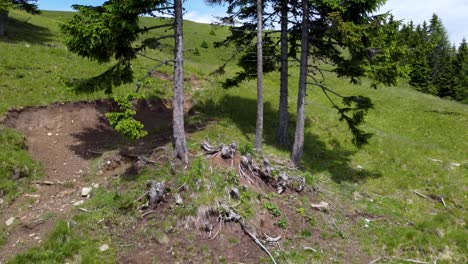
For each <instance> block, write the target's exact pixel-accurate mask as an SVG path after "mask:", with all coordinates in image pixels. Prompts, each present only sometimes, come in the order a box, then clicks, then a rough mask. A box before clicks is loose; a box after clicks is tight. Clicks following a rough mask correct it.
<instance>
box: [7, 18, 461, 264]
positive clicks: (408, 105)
mask: <svg viewBox="0 0 468 264" xmlns="http://www.w3.org/2000/svg"><path fill="white" fill-rule="evenodd" d="M68 16H70V13H67V12H43V14H42V15H40V16H32V17H31V16H30V15H28V14H25V13H23V12H18V11H14V12H12V17H13V21H12V23H11V25H10V27H9V28H8V29H7V34H8V37H7V38H5V39H0V115H4V114H5V113H6V111H7V110H8V109H10V108H16V107H22V106H29V105H43V104H48V103H51V102H57V101H75V100H93V99H97V98H103V97H106V96H107V95H105V94H104V93H103V92H100V91H97V92H93V93H85V94H77V93H75V92H74V91H72V90H71V89H70V88H69V87H68V86H67V85H66V84H67V83H68V82H69V81H72V80H74V79H80V78H86V77H91V76H94V75H97V74H99V73H101V72H103V71H104V70H105V69H106V68H107V67H108V66H109V65H111V64H104V65H100V64H97V63H95V62H92V61H88V60H86V59H82V58H80V57H78V56H76V55H74V54H72V53H70V52H68V51H67V50H66V48H65V47H64V46H63V44H61V43H60V33H59V31H58V23H60V21H61V20H62V19H64V18H66V17H68ZM24 21H27V22H24ZM142 23H145V24H154V23H161V21H157V20H154V19H151V18H142ZM184 26H185V29H184V30H185V43H186V52H185V54H186V74H187V76H188V77H189V76H192V75H193V76H194V78H196V79H197V80H199V83H198V84H197V85H196V86H197V87H190V84H192V85H193V83H188V85H189V87H188V89H187V90H188V93H189V94H191V100H192V101H193V104H194V108H195V111H197V112H199V113H200V115H197V116H196V118H191V119H190V120H189V122H191V123H192V124H204V123H205V122H208V121H211V122H209V125H208V126H207V127H205V128H204V129H203V130H201V131H198V132H196V133H194V134H192V135H191V136H190V138H189V147H190V148H191V149H197V148H198V145H199V142H200V141H201V140H202V139H204V138H205V137H208V138H210V139H213V140H218V141H219V142H231V141H237V142H239V145H241V146H246V147H247V146H248V144H249V143H251V142H253V140H254V136H255V107H256V102H255V96H256V94H255V92H256V90H255V81H249V82H245V83H242V84H241V86H240V87H238V88H232V89H230V90H224V89H222V88H221V85H220V81H222V80H224V79H225V78H227V77H230V76H231V75H232V74H233V73H235V71H236V67H235V65H230V66H228V67H227V68H226V70H227V72H226V75H223V76H213V75H210V73H211V72H212V71H214V70H215V69H216V68H217V67H218V66H219V65H221V64H222V63H223V60H225V59H227V58H229V56H230V52H231V51H232V50H231V49H214V48H213V45H212V43H213V42H214V41H217V40H221V39H222V38H223V37H224V36H226V34H227V29H226V28H218V29H214V32H215V34H210V31H212V29H213V28H212V27H211V26H209V25H203V24H197V23H193V22H189V21H187V22H185V24H184ZM202 41H206V42H207V43H208V45H209V47H208V49H205V48H202V47H201V46H200V44H201V42H202ZM196 50H198V51H199V55H198V54H197V53H196ZM147 55H148V56H150V57H157V58H159V59H169V58H171V56H172V54H171V52H170V49H169V48H167V49H165V50H163V51H162V52H155V51H148V53H147ZM152 65H154V62H153V61H151V60H150V59H147V58H139V59H138V60H137V61H136V62H135V64H134V69H135V77H136V78H137V79H138V78H141V77H142V76H144V75H145V73H146V72H147V71H148V69H150V68H151V67H152ZM170 70H171V69H170V68H169V67H168V68H166V69H164V71H166V72H170ZM326 78H327V80H326V83H327V85H329V86H330V87H333V88H334V89H336V90H337V91H338V92H340V93H342V94H344V95H365V96H368V97H370V98H371V99H372V101H373V102H374V104H375V109H373V110H372V111H371V112H370V113H369V115H368V117H367V123H366V125H365V129H366V130H367V131H369V132H372V133H373V134H374V136H373V138H372V139H371V141H370V144H369V145H367V146H365V147H364V148H362V149H360V150H358V149H356V148H355V147H353V146H352V144H351V143H350V141H351V136H350V133H349V131H348V130H347V128H346V126H345V124H343V123H341V122H339V121H338V120H337V115H336V111H335V110H334V109H333V108H332V107H331V105H330V103H329V102H328V101H327V99H326V97H325V96H324V95H323V94H322V93H321V91H319V90H317V89H315V88H310V89H309V91H308V97H307V123H306V124H307V127H306V137H305V147H304V159H303V163H302V170H303V171H304V172H305V173H309V174H311V175H312V176H313V179H314V180H313V182H311V183H312V184H314V186H316V187H317V189H319V190H320V193H322V194H320V195H325V197H328V198H329V199H333V200H330V201H329V202H331V203H332V204H333V203H337V204H338V205H340V206H341V207H338V208H341V209H343V212H341V213H340V212H337V214H335V215H334V216H335V217H336V221H337V223H338V224H343V225H346V226H347V229H346V230H347V234H346V237H352V238H355V239H358V240H359V242H360V246H359V247H360V248H362V250H363V252H364V253H363V254H367V255H369V256H371V257H373V258H374V259H376V258H378V257H382V256H389V257H392V258H393V259H394V260H393V262H395V263H400V262H402V259H405V258H413V259H420V260H424V261H431V262H432V261H435V260H438V263H444V262H445V263H463V262H466V261H468V260H467V253H468V230H467V227H466V219H468V214H467V211H466V208H467V206H468V203H467V198H466V193H467V190H468V177H467V175H468V152H467V150H468V134H467V133H468V106H466V105H462V104H459V103H456V102H452V101H446V100H442V99H439V98H436V97H433V96H429V95H425V94H422V93H419V92H416V91H415V90H413V89H411V88H410V87H409V86H408V85H407V84H406V83H405V82H404V81H403V82H402V83H401V85H400V86H399V87H381V88H379V89H377V90H374V89H371V88H370V85H369V83H368V82H367V81H365V80H364V82H363V84H362V85H361V86H353V85H351V84H349V83H348V82H347V81H346V80H342V79H338V78H336V77H334V76H332V75H327V76H326ZM297 80H298V71H297V68H294V67H293V68H292V71H291V78H290V98H289V103H290V114H291V115H292V118H294V117H295V115H294V110H295V109H296V105H295V100H296V94H297V82H298V81H297ZM193 86H195V85H193ZM134 89H135V86H134V85H133V84H128V85H124V86H122V87H119V88H117V89H116V90H115V92H116V93H117V94H120V93H125V92H128V91H132V90H134ZM170 91H171V84H170V82H167V81H164V80H161V79H159V78H152V79H151V82H149V83H148V84H147V85H146V87H145V88H144V89H143V91H142V92H143V93H144V94H145V95H146V96H158V97H161V96H162V97H168V96H170ZM278 97H279V74H276V73H273V74H269V75H267V76H266V78H265V102H266V103H265V128H264V129H265V141H264V142H265V148H264V151H265V153H268V154H270V155H277V156H280V157H284V158H287V157H288V151H287V150H285V149H282V148H279V147H277V146H276V145H275V133H276V132H275V131H276V123H277V110H278ZM293 120H294V119H293ZM293 123H294V122H291V128H293V127H294V124H293ZM292 132H293V129H291V134H292ZM0 157H1V155H0ZM415 191H416V192H417V193H420V194H424V195H425V196H427V198H423V197H421V196H419V195H417V194H416V193H415ZM320 195H319V197H321V196H320ZM431 197H432V198H431ZM442 198H443V201H444V203H445V206H444V205H443V203H442ZM106 199H108V198H106ZM308 210H310V208H308ZM349 212H359V214H360V215H361V216H363V217H361V218H359V220H358V221H349V219H348V218H349V216H348V215H347V213H349ZM325 218H326V217H325ZM364 219H369V220H370V222H369V223H368V224H367V225H366V223H365V220H364ZM342 243H343V244H346V243H347V240H346V239H345V238H343V239H342ZM301 254H302V253H300V252H299V253H297V252H296V253H294V252H289V253H288V254H286V253H284V254H283V255H282V257H283V258H284V259H283V260H285V261H290V262H294V263H301V262H302V260H303V259H304V258H303V256H301ZM322 254H323V256H322V257H321V258H318V259H317V261H318V262H320V261H322V262H328V261H327V260H328V259H329V257H331V256H333V257H335V258H336V259H338V262H340V259H341V262H343V254H345V253H344V252H324V253H322ZM305 259H307V258H305ZM395 259H396V260H395Z"/></svg>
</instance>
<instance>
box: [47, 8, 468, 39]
mask: <svg viewBox="0 0 468 264" xmlns="http://www.w3.org/2000/svg"><path fill="white" fill-rule="evenodd" d="M103 2H104V1H102V0H61V1H60V0H39V1H38V3H39V8H40V9H44V10H72V9H71V7H70V6H71V5H72V4H82V5H100V4H102V3H103ZM184 7H185V9H186V14H185V16H184V18H185V19H188V20H192V21H197V22H201V23H210V22H211V21H212V20H213V16H222V15H223V14H224V9H225V8H223V7H222V6H221V7H219V6H218V7H212V6H208V5H206V4H205V2H204V1H203V0H188V1H185V3H184ZM380 11H381V12H386V11H391V13H392V14H394V15H395V17H396V19H400V20H404V21H405V22H408V21H409V20H410V19H412V20H413V21H414V22H415V23H417V24H419V23H422V22H423V21H424V20H426V21H427V20H429V19H430V18H431V16H432V14H433V13H434V12H435V13H437V14H438V15H439V17H440V18H441V19H442V22H443V23H444V25H445V27H446V28H447V32H448V34H449V37H450V40H451V41H452V42H454V43H456V44H458V43H460V42H461V40H462V38H463V37H467V38H468V0H388V1H387V3H386V4H385V6H383V7H382V8H381V9H380Z"/></svg>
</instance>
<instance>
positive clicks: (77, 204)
mask: <svg viewBox="0 0 468 264" xmlns="http://www.w3.org/2000/svg"><path fill="white" fill-rule="evenodd" d="M83 204H84V201H78V202H76V203H74V204H73V206H80V205H83Z"/></svg>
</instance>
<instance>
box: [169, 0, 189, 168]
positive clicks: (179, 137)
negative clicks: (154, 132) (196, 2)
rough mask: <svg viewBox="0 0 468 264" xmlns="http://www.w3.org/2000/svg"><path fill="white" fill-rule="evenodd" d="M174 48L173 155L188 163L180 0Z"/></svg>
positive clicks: (177, 5) (177, 8)
mask: <svg viewBox="0 0 468 264" xmlns="http://www.w3.org/2000/svg"><path fill="white" fill-rule="evenodd" d="M174 8H175V19H174V23H175V30H174V33H175V34H174V37H175V48H174V99H173V117H172V118H173V130H174V142H173V144H174V156H175V157H176V158H178V159H180V160H181V161H182V162H183V163H184V164H187V163H188V154H187V142H186V139H185V129H184V39H183V17H182V16H183V15H182V12H183V9H182V0H175V1H174Z"/></svg>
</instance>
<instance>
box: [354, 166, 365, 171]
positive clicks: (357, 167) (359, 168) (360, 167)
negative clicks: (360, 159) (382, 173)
mask: <svg viewBox="0 0 468 264" xmlns="http://www.w3.org/2000/svg"><path fill="white" fill-rule="evenodd" d="M356 169H358V170H362V169H364V167H362V166H361V165H357V166H356Z"/></svg>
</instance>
